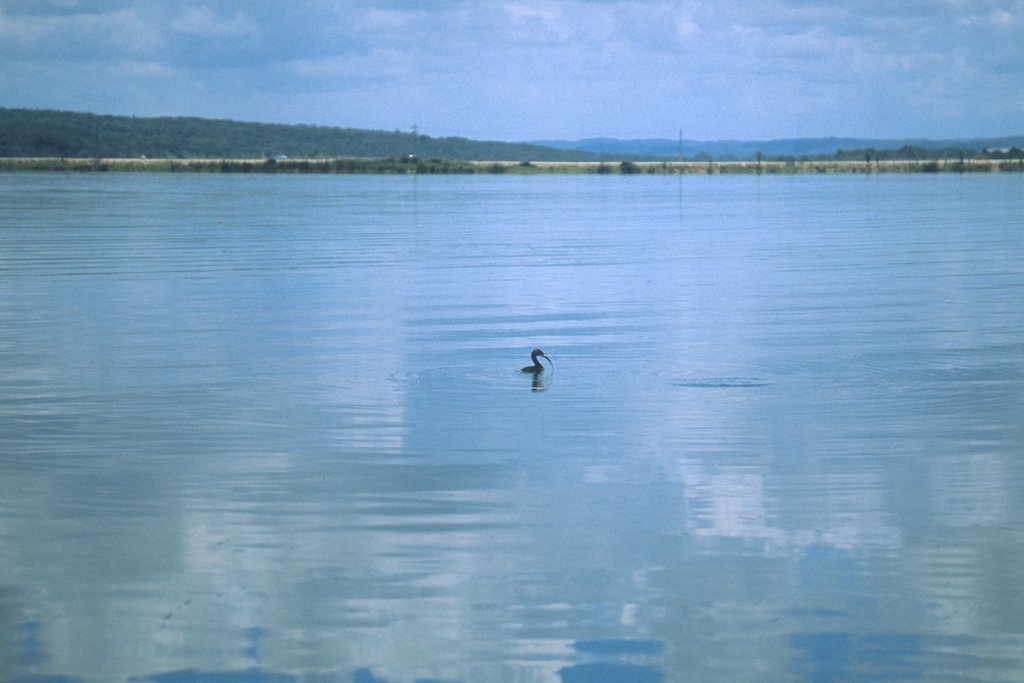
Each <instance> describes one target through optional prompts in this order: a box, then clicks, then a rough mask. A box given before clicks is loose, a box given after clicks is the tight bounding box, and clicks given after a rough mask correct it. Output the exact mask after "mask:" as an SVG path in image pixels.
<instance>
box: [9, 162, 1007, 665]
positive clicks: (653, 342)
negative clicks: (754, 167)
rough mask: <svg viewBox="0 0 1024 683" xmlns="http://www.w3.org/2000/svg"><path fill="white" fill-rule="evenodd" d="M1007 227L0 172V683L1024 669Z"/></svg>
mask: <svg viewBox="0 0 1024 683" xmlns="http://www.w3.org/2000/svg"><path fill="white" fill-rule="evenodd" d="M1022 216H1024V183H1022V179H1021V177H1019V176H1017V175H1009V174H1008V175H993V176H985V177H982V176H956V175H951V174H942V175H940V176H936V177H927V176H917V175H908V176H884V177H853V176H844V177H827V176H815V177H800V176H790V177H721V176H718V177H707V178H702V177H685V178H672V177H664V176H652V177H630V176H614V177H597V176H595V177H497V176H496V177H450V178H447V177H391V176H388V177H372V176H363V177H345V176H302V177H299V176H277V175H271V176H264V175H257V176H243V175H209V176H205V175H184V174H183V175H177V174H168V175H158V174H154V175H114V174H98V175H64V174H22V175H0V471H2V473H3V476H2V477H0V672H3V674H2V677H6V678H8V679H11V680H14V681H36V680H71V681H90V682H91V681H117V680H123V681H140V682H141V681H156V682H159V681H164V682H171V681H174V682H182V681H184V682H192V681H207V680H217V681H236V680H274V681H345V682H346V683H347V682H353V683H383V682H387V683H412V682H413V681H424V680H431V681H444V682H446V683H447V682H454V681H467V682H468V681H485V682H486V681H500V682H504V681H509V682H513V681H514V682H516V683H522V682H525V681H556V682H562V683H566V682H571V681H605V682H609V681H610V682H620V681H634V682H635V681H640V682H644V681H669V680H671V681H674V680H698V681H714V680H723V681H725V680H728V681H751V682H755V681H756V682H761V681H835V680H842V681H875V680H909V679H915V680H943V681H972V682H977V681H992V682H995V681H1019V680H1020V676H1021V673H1020V672H1021V671H1024V657H1022V654H1021V653H1024V598H1022V597H1021V593H1020V591H1019V590H1018V589H1017V585H1018V584H1019V583H1020V581H1021V579H1022V578H1024V576H1022V575H1021V572H1022V571H1024V570H1022V569H1021V568H1022V567H1024V512H1022V510H1024V459H1022V458H1021V454H1022V452H1024V307H1022V306H1021V303H1020V302H1021V301H1024V231H1022V229H1021V228H1022V222H1021V217H1022ZM534 347H540V348H542V349H544V350H545V351H546V352H547V353H548V354H549V355H550V356H551V358H552V359H553V360H554V369H553V370H550V369H549V370H546V371H545V372H544V373H543V374H541V375H540V376H537V377H531V376H528V375H524V374H522V373H519V372H518V368H520V367H522V366H523V365H525V364H526V363H527V362H528V358H529V352H530V349H532V348H534Z"/></svg>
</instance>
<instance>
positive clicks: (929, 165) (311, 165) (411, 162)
mask: <svg viewBox="0 0 1024 683" xmlns="http://www.w3.org/2000/svg"><path fill="white" fill-rule="evenodd" d="M0 171H66V172H97V171H98V172H109V173H118V172H157V173H178V172H183V173H377V174H417V173H418V174H431V175H433V174H453V173H454V174H474V173H481V174H487V173H491V174H517V175H532V174H581V175H582V174H617V175H634V174H637V175H639V174H654V175H678V174H681V175H779V174H841V173H861V174H864V173H999V172H1022V171H1024V160H1020V159H1014V160H996V159H971V160H964V161H961V160H959V159H949V160H938V161H931V160H929V161H914V160H908V161H812V160H798V161H761V162H757V161H683V162H675V161H642V162H641V161H638V162H629V161H625V162H621V163H618V162H614V163H611V162H589V161H581V162H558V161H544V162H513V161H460V160H455V159H405V158H383V159H359V158H336V159H117V158H110V159H82V158H74V159H72V158H64V159H62V158H51V157H38V158H14V157H5V158H0Z"/></svg>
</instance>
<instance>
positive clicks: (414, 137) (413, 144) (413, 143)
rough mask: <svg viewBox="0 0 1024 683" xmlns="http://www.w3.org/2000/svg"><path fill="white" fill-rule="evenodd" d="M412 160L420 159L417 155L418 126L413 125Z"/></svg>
mask: <svg viewBox="0 0 1024 683" xmlns="http://www.w3.org/2000/svg"><path fill="white" fill-rule="evenodd" d="M412 158H413V159H416V158H418V155H417V153H416V124H415V123H414V124H412Z"/></svg>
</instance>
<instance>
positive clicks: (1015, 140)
mask: <svg viewBox="0 0 1024 683" xmlns="http://www.w3.org/2000/svg"><path fill="white" fill-rule="evenodd" d="M532 144H535V145H543V146H545V147H554V148H556V149H563V150H573V151H578V152H587V153H591V154H603V155H607V156H608V157H609V158H613V157H615V156H616V155H625V154H629V155H638V156H645V157H658V158H666V159H677V158H679V140H678V139H676V140H670V139H657V138H656V139H643V140H618V139H614V138H586V139H583V140H534V141H532ZM1012 147H1017V148H1024V135H1017V136H1007V137H998V138H979V139H967V140H926V139H906V140H885V139H871V138H839V137H828V138H792V139H784V140H710V141H701V140H685V139H684V140H683V158H684V159H690V160H693V159H705V158H710V159H719V160H726V159H752V158H754V157H756V156H757V153H758V152H760V153H761V154H762V155H763V156H764V157H765V158H771V157H822V156H835V154H836V152H837V151H839V150H843V151H844V152H847V153H849V152H851V151H853V150H868V149H873V150H878V151H883V150H893V151H894V150H900V149H904V148H906V149H907V150H926V151H929V152H935V151H940V150H941V151H945V152H960V151H962V152H964V153H970V154H975V153H978V152H980V151H982V150H985V149H1008V148H1012Z"/></svg>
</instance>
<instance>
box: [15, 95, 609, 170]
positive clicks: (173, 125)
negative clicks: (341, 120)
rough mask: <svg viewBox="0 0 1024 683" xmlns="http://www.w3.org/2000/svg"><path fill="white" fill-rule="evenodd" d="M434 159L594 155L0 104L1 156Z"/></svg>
mask: <svg viewBox="0 0 1024 683" xmlns="http://www.w3.org/2000/svg"><path fill="white" fill-rule="evenodd" d="M414 153H415V154H416V155H417V156H419V157H439V158H445V159H463V160H468V161H481V160H493V159H500V160H507V161H577V160H578V161H588V160H595V159H599V158H600V157H599V155H596V154H589V153H586V152H578V151H566V150H558V149H553V148H549V147H543V146H540V145H530V144H519V143H507V142H486V141H476V140H468V139H465V138H459V137H440V138H437V137H431V136H429V135H414V134H413V132H412V131H411V130H410V131H405V132H402V131H393V132H389V131H379V130H362V129H356V128H335V127H329V126H314V125H284V124H268V123H248V122H241V121H231V120H224V119H204V118H198V117H178V116H161V117H135V116H113V115H102V114H88V113H78V112H69V111H58V110H52V109H10V108H0V157H68V158H94V157H104V158H139V157H148V158H151V159H260V158H267V157H277V156H288V157H300V158H309V159H325V158H335V157H369V158H380V157H407V156H408V155H410V154H414Z"/></svg>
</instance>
